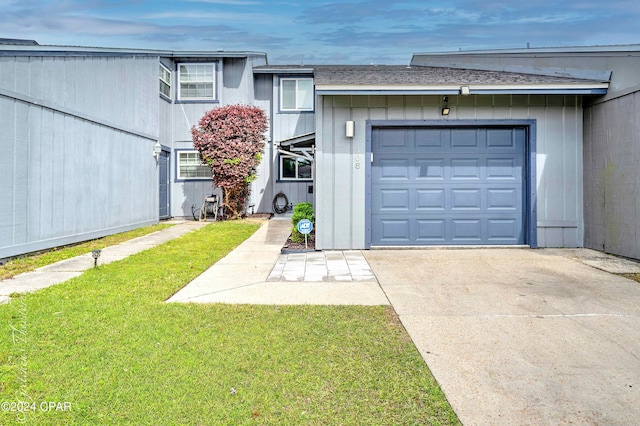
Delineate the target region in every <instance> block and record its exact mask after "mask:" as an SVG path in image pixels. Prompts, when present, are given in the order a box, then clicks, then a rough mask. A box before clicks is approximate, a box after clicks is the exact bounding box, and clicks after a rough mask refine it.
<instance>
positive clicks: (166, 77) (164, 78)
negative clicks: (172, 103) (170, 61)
mask: <svg viewBox="0 0 640 426" xmlns="http://www.w3.org/2000/svg"><path fill="white" fill-rule="evenodd" d="M159 74H160V87H159V89H160V94H161V95H162V96H164V97H166V98H168V99H171V70H170V69H169V68H167V67H165V66H164V65H162V64H160V70H159ZM163 84H165V85H166V86H167V88H168V90H167V91H168V92H169V93H168V94H167V93H164V92H163V91H162V87H163V86H162V85H163Z"/></svg>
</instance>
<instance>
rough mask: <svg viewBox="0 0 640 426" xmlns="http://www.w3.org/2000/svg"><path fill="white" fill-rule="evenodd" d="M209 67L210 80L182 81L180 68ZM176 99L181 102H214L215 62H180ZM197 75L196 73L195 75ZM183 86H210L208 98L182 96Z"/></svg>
mask: <svg viewBox="0 0 640 426" xmlns="http://www.w3.org/2000/svg"><path fill="white" fill-rule="evenodd" d="M194 66H197V67H210V68H211V70H210V71H211V79H204V78H203V79H194V80H191V79H189V80H185V81H183V74H182V72H181V71H182V67H187V68H188V67H194ZM177 74H178V99H179V100H182V101H214V100H216V63H215V62H180V63H178V72H177ZM196 74H197V73H196ZM183 84H211V95H210V96H184V95H183V94H182V86H183Z"/></svg>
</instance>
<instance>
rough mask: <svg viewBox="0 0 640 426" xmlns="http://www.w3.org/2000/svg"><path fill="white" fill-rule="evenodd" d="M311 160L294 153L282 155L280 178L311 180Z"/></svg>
mask: <svg viewBox="0 0 640 426" xmlns="http://www.w3.org/2000/svg"><path fill="white" fill-rule="evenodd" d="M312 178H313V164H312V162H311V160H309V159H307V158H302V157H295V156H293V155H280V180H311V179H312Z"/></svg>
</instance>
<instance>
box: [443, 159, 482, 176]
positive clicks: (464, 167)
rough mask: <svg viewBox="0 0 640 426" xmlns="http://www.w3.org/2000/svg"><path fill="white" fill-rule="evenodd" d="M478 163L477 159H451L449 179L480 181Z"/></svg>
mask: <svg viewBox="0 0 640 426" xmlns="http://www.w3.org/2000/svg"><path fill="white" fill-rule="evenodd" d="M480 162H481V160H480V159H478V158H458V159H455V158H452V159H451V160H450V164H451V167H450V169H451V179H480Z"/></svg>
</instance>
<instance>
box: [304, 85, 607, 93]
mask: <svg viewBox="0 0 640 426" xmlns="http://www.w3.org/2000/svg"><path fill="white" fill-rule="evenodd" d="M461 86H468V87H469V94H470V95H497V94H513V95H525V94H532V95H604V94H606V93H607V89H608V87H609V84H608V83H595V84H584V85H561V84H557V85H553V84H548V85H473V84H470V85H464V84H463V85H459V84H457V85H439V86H435V85H434V86H365V85H358V86H356V85H316V93H317V94H318V95H460V90H461V89H460V88H461Z"/></svg>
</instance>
